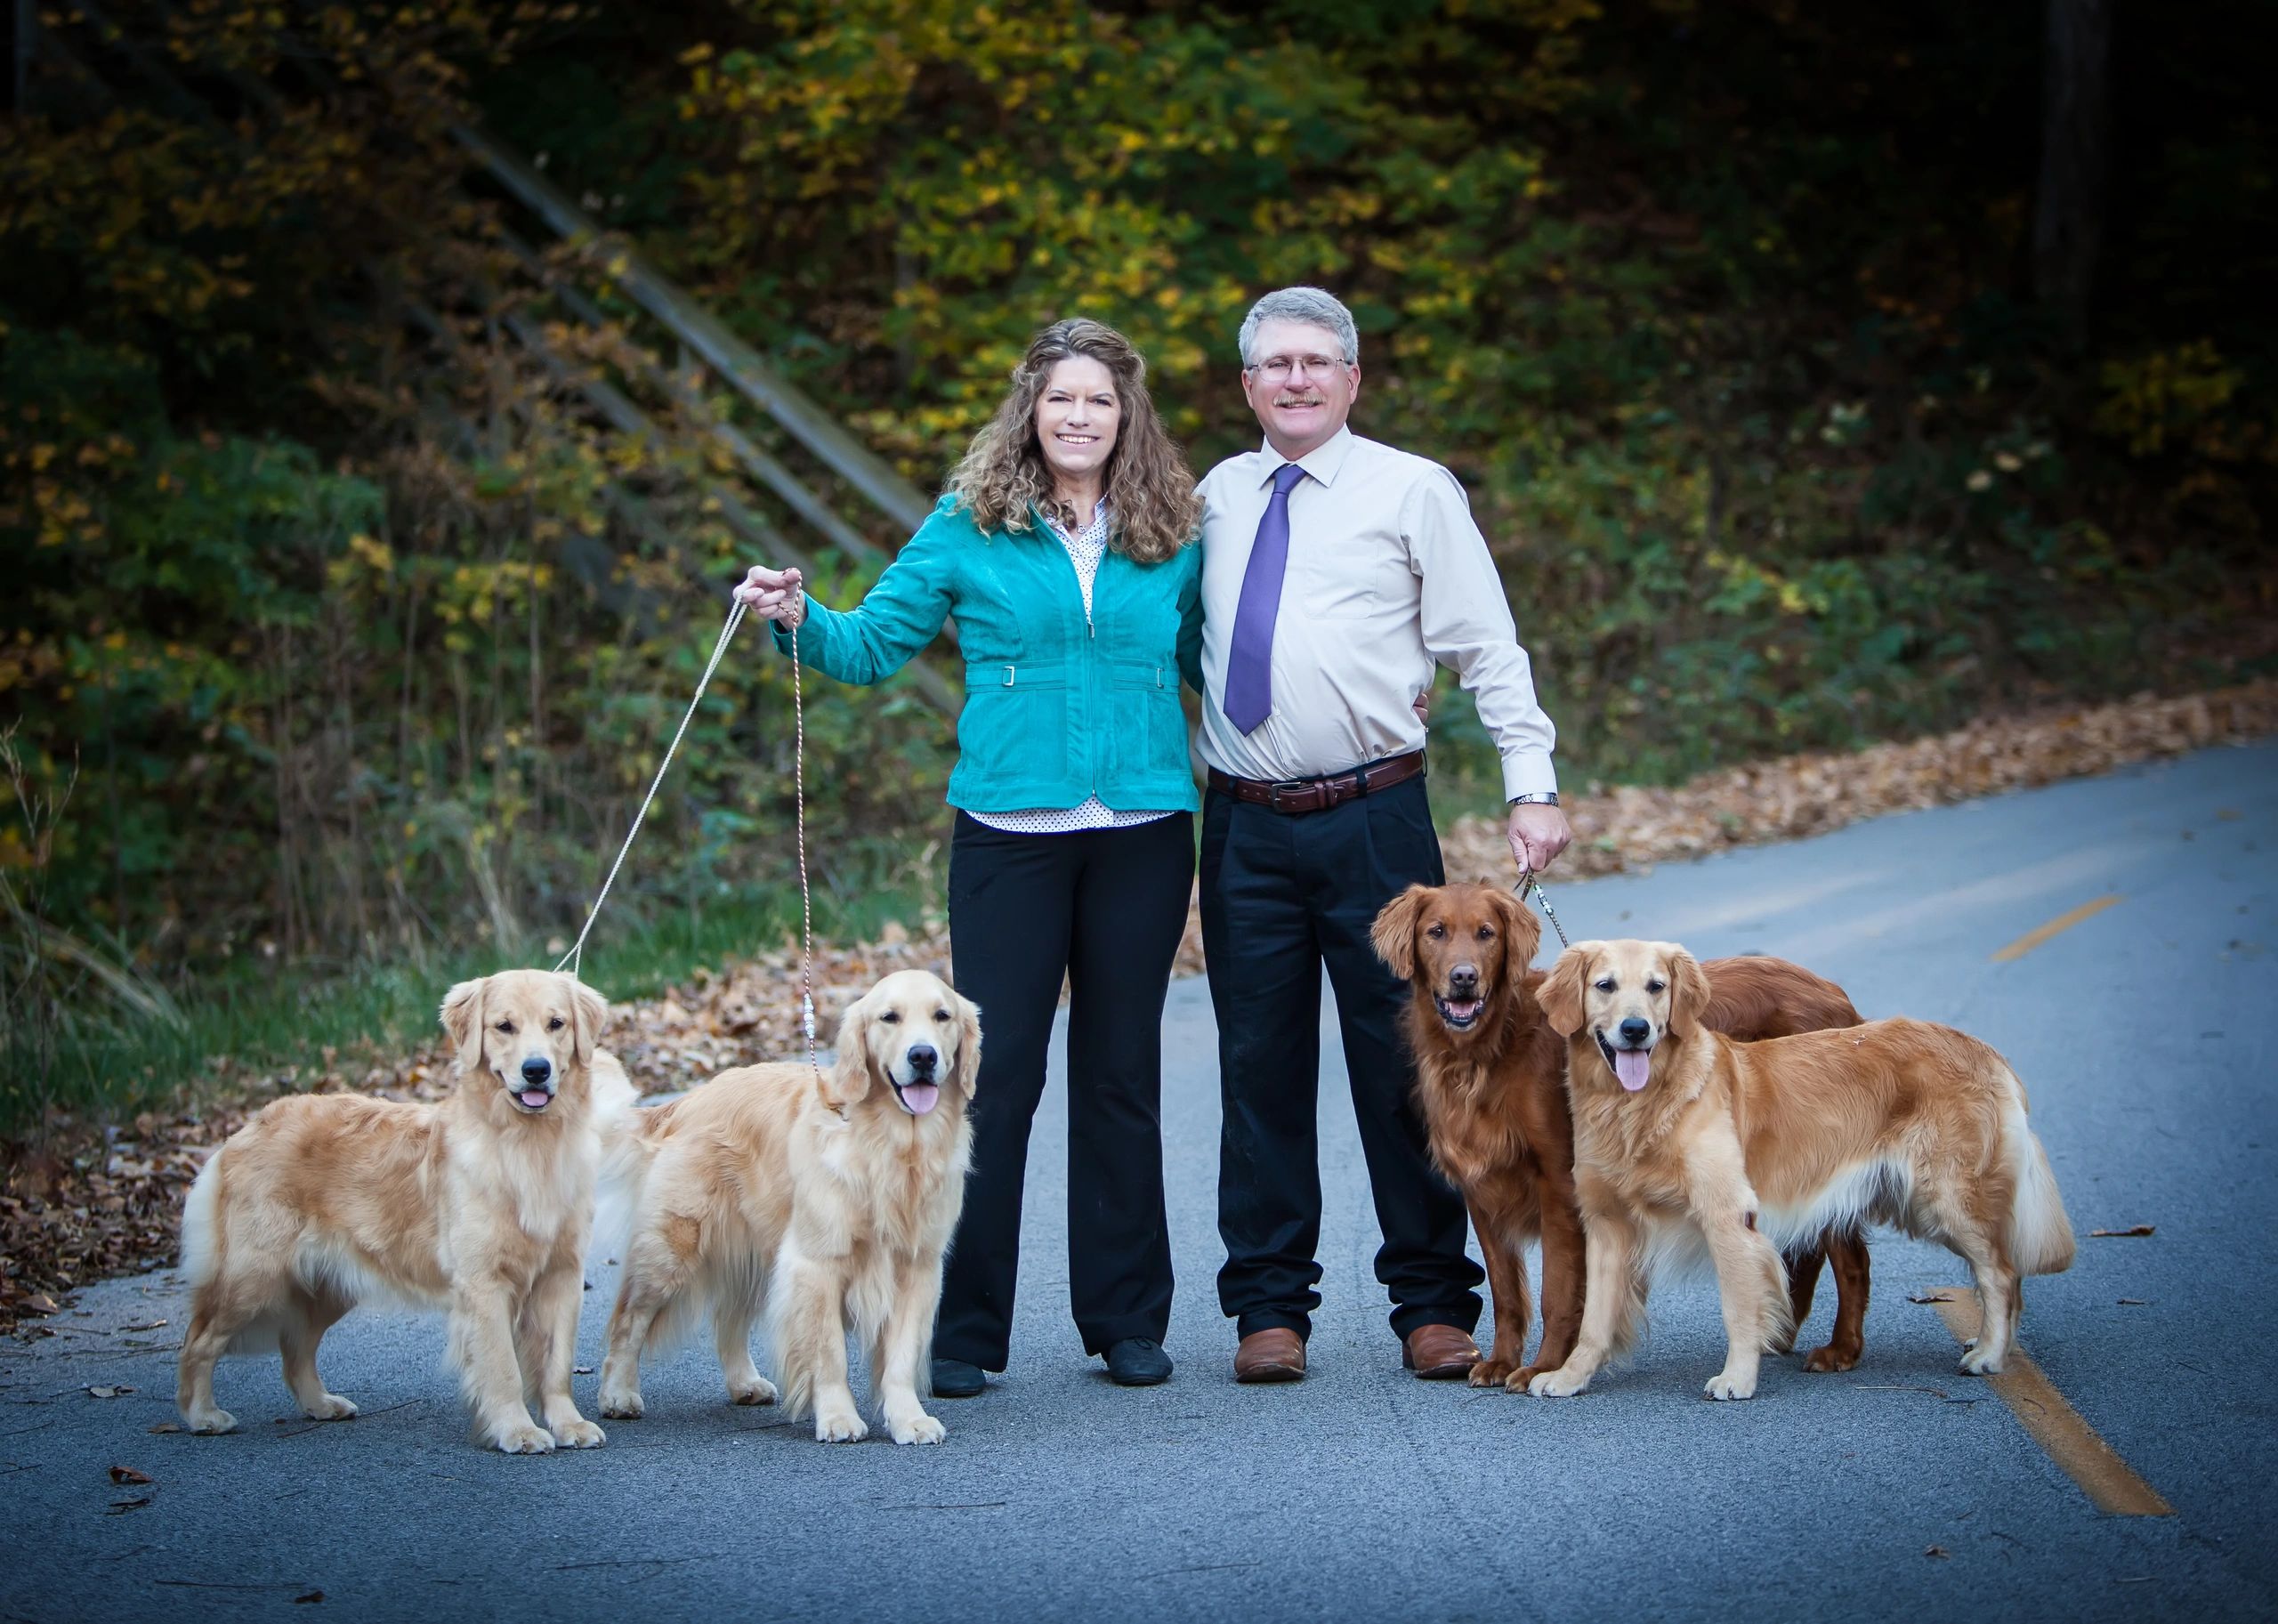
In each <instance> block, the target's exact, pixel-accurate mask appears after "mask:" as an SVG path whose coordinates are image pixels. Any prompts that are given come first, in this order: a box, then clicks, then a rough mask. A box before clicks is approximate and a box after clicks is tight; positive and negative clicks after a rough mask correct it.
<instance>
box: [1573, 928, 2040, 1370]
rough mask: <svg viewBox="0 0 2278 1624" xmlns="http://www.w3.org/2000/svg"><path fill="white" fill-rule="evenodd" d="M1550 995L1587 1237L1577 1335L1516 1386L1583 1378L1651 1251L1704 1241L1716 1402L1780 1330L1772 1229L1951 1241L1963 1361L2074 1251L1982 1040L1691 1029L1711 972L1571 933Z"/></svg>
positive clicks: (1632, 1315)
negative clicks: (1965, 1288) (1711, 1288)
mask: <svg viewBox="0 0 2278 1624" xmlns="http://www.w3.org/2000/svg"><path fill="white" fill-rule="evenodd" d="M1541 997H1542V1006H1543V1010H1544V1012H1545V1013H1546V1014H1547V1015H1548V1016H1549V1018H1550V1023H1551V1025H1552V1026H1553V1027H1554V1028H1555V1029H1556V1030H1558V1031H1559V1032H1560V1033H1561V1034H1563V1035H1564V1036H1565V1037H1566V1038H1567V1039H1568V1044H1567V1070H1566V1084H1567V1089H1568V1093H1569V1095H1570V1096H1571V1104H1572V1109H1573V1117H1574V1183H1575V1193H1576V1195H1577V1196H1578V1198H1579V1200H1580V1204H1581V1209H1582V1223H1583V1227H1584V1230H1585V1232H1586V1235H1587V1254H1588V1262H1587V1274H1588V1281H1587V1286H1586V1287H1585V1293H1586V1298H1587V1301H1586V1305H1585V1306H1584V1309H1583V1313H1582V1333H1581V1336H1580V1338H1579V1340H1578V1341H1577V1343H1576V1344H1575V1347H1574V1352H1573V1353H1572V1354H1571V1356H1570V1357H1569V1358H1568V1359H1567V1361H1566V1362H1565V1363H1564V1364H1563V1366H1561V1367H1560V1368H1559V1369H1555V1370H1549V1371H1545V1372H1544V1373H1543V1374H1541V1375H1539V1376H1538V1377H1536V1378H1534V1380H1533V1382H1532V1383H1531V1384H1530V1386H1529V1388H1528V1391H1529V1392H1531V1393H1533V1394H1536V1395H1538V1396H1539V1397H1552V1398H1556V1397H1564V1396H1566V1395H1568V1394H1576V1393H1579V1392H1581V1391H1582V1389H1583V1388H1585V1387H1587V1386H1588V1385H1589V1382H1590V1378H1591V1377H1592V1376H1593V1375H1595V1373H1596V1371H1597V1369H1599V1367H1600V1366H1601V1365H1603V1363H1604V1362H1605V1361H1606V1360H1607V1359H1609V1358H1611V1357H1612V1356H1613V1355H1614V1354H1615V1353H1618V1352H1620V1350H1621V1349H1622V1348H1623V1347H1624V1346H1626V1345H1627V1344H1628V1341H1629V1340H1630V1338H1631V1337H1632V1336H1633V1335H1634V1334H1635V1331H1636V1326H1637V1323H1638V1321H1639V1320H1640V1318H1641V1317H1642V1313H1643V1310H1644V1297H1645V1278H1646V1268H1645V1265H1646V1263H1647V1260H1648V1258H1649V1256H1651V1254H1652V1252H1654V1251H1655V1250H1657V1249H1660V1248H1661V1247H1664V1246H1668V1245H1671V1244H1674V1245H1676V1246H1680V1247H1684V1248H1686V1249H1691V1248H1692V1246H1694V1245H1705V1247H1706V1248H1707V1250H1708V1256H1709V1257H1710V1259H1711V1260H1712V1261H1713V1262H1714V1264H1715V1265H1716V1270H1717V1290H1718V1294H1719V1296H1720V1297H1721V1298H1722V1300H1723V1305H1724V1316H1725V1337H1726V1342H1727V1350H1726V1354H1725V1368H1724V1369H1722V1370H1720V1371H1719V1372H1718V1373H1717V1375H1716V1376H1714V1377H1713V1378H1710V1379H1709V1381H1708V1395H1709V1396H1710V1397H1711V1398H1717V1399H1745V1398H1751V1397H1753V1396H1755V1394H1756V1384H1757V1355H1758V1353H1760V1352H1761V1351H1762V1350H1763V1349H1765V1347H1766V1346H1769V1345H1776V1344H1778V1343H1779V1342H1780V1341H1781V1338H1782V1337H1785V1336H1786V1335H1788V1334H1789V1302H1788V1296H1787V1292H1786V1289H1785V1286H1786V1282H1785V1281H1784V1279H1783V1277H1782V1275H1781V1265H1780V1252H1779V1249H1778V1244H1777V1243H1778V1242H1779V1241H1781V1240H1789V1241H1793V1240H1797V1239H1799V1238H1802V1237H1806V1236H1810V1235H1814V1234H1816V1233H1818V1232H1821V1231H1822V1230H1823V1229H1826V1228H1827V1227H1829V1226H1830V1224H1836V1225H1841V1224H1858V1223H1881V1224H1894V1225H1896V1226H1897V1227H1898V1228H1900V1229H1902V1230H1904V1231H1905V1232H1907V1233H1909V1234H1910V1235H1914V1236H1917V1237H1919V1238H1921V1239H1924V1240H1936V1241H1939V1242H1941V1243H1943V1245H1945V1246H1947V1247H1949V1248H1951V1249H1952V1250H1953V1251H1955V1252H1956V1253H1958V1254H1959V1255H1960V1256H1962V1257H1963V1258H1964V1259H1965V1260H1966V1261H1967V1263H1968V1264H1969V1265H1970V1268H1971V1270H1972V1271H1973V1272H1974V1273H1975V1276H1976V1281H1977V1296H1978V1301H1979V1304H1980V1305H1981V1308H1982V1311H1983V1319H1982V1321H1981V1324H1982V1327H1983V1329H1981V1331H1980V1333H1979V1335H1978V1337H1977V1338H1976V1340H1975V1341H1974V1342H1973V1343H1972V1344H1971V1345H1970V1347H1969V1349H1968V1351H1967V1353H1965V1354H1964V1356H1963V1358H1962V1361H1961V1368H1962V1369H1963V1370H1965V1371H1967V1372H1968V1373H1970V1374H1973V1375H1991V1374H1993V1373H1995V1372H1997V1371H1999V1369H2001V1366H2002V1362H2003V1361H2004V1360H2005V1359H2007V1356H2008V1352H2009V1349H2010V1347H2011V1345H2012V1344H2013V1343H2014V1341H2015V1336H2016V1323H2017V1317H2018V1314H2019V1313H2020V1311H2021V1310H2022V1309H2023V1307H2024V1290H2023V1288H2022V1285H2021V1284H2020V1281H2021V1278H2022V1277H2023V1276H2024V1275H2026V1274H2053V1273H2056V1272H2057V1271H2059V1270H2062V1269H2064V1268H2066V1267H2068V1266H2070V1264H2072V1224H2071V1222H2070V1221H2069V1220H2068V1219H2067V1218H2066V1217H2065V1216H2064V1202H2063V1200H2061V1199H2060V1198H2059V1197H2058V1195H2057V1192H2056V1176H2055V1175H2054V1174H2053V1173H2051V1172H2050V1170H2049V1166H2048V1154H2047V1153H2046V1152H2045V1151H2043V1150H2042V1148H2041V1144H2040V1140H2039V1139H2038V1138H2036V1137H2035V1136H2034V1135H2033V1132H2032V1128H2031V1127H2030V1126H2028V1124H2027V1122H2026V1119H2025V1091H2024V1085H2023V1084H2021V1083H2020V1082H2018V1081H2017V1078H2016V1074H2015V1072H2013V1071H2010V1070H2009V1067H2008V1064H2007V1062H2005V1061H2004V1060H2003V1059H2002V1058H2001V1056H2000V1055H1999V1054H1996V1053H1995V1052H1994V1051H1993V1050H1992V1049H1991V1047H1989V1046H1987V1045H1985V1044H1983V1043H1980V1042H1979V1041H1978V1040H1977V1039H1975V1038H1971V1037H1969V1036H1967V1035H1966V1034H1964V1033H1961V1032H1958V1031H1955V1030H1953V1029H1952V1028H1951V1027H1944V1026H1934V1025H1931V1024H1929V1023H1928V1022H1922V1021H1905V1020H1895V1021H1870V1022H1867V1023H1866V1024H1865V1025H1863V1026H1854V1027H1851V1028H1848V1029H1846V1030H1836V1031H1822V1032H1806V1033H1803V1034H1800V1035H1798V1036H1796V1037H1792V1038H1772V1039H1770V1040H1768V1041H1765V1042H1763V1043H1737V1042H1734V1041H1733V1039H1731V1038H1726V1037H1724V1036H1723V1035H1721V1034H1719V1033H1717V1032H1714V1031H1711V1030H1708V1029H1707V1028H1706V1027H1705V1026H1704V1025H1703V1023H1702V1021H1701V1014H1702V1012H1703V1011H1704V1010H1705V1009H1706V1008H1707V1007H1708V1002H1709V998H1710V992H1709V986H1708V976H1707V975H1706V974H1703V973H1702V971H1701V967H1700V965H1699V964H1697V963H1695V962H1694V960H1693V957H1692V955H1691V954H1690V953H1687V952H1686V951H1685V950H1684V949H1683V948H1680V947H1677V946H1676V945H1674V944H1673V943H1670V942H1666V941H1581V942H1577V943H1575V944H1574V945H1573V946H1572V947H1571V948H1569V949H1567V950H1566V951H1565V952H1564V953H1563V954H1561V955H1560V956H1559V959H1558V962H1557V964H1556V965H1555V966H1553V967H1552V969H1551V973H1550V977H1549V979H1548V980H1547V981H1546V982H1544V983H1543V987H1542V994H1541Z"/></svg>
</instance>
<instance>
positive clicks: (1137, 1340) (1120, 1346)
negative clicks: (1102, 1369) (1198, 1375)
mask: <svg viewBox="0 0 2278 1624" xmlns="http://www.w3.org/2000/svg"><path fill="white" fill-rule="evenodd" d="M1107 1373H1108V1378H1109V1379H1110V1380H1111V1381H1112V1382H1114V1383H1115V1385H1116V1386H1119V1387H1151V1386H1155V1385H1156V1384H1157V1383H1159V1382H1167V1381H1168V1380H1170V1378H1171V1356H1170V1355H1169V1354H1168V1353H1164V1352H1163V1349H1162V1345H1161V1344H1160V1343H1157V1342H1150V1341H1148V1340H1147V1338H1146V1337H1125V1338H1124V1339H1123V1340H1122V1341H1120V1342H1119V1343H1116V1344H1115V1345H1112V1346H1111V1347H1110V1348H1109V1349H1108V1351H1107Z"/></svg>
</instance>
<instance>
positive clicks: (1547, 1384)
mask: <svg viewBox="0 0 2278 1624" xmlns="http://www.w3.org/2000/svg"><path fill="white" fill-rule="evenodd" d="M1589 1385H1590V1378H1588V1377H1587V1376H1579V1375H1571V1374H1569V1373H1568V1372H1567V1370H1566V1369H1564V1368H1563V1367H1561V1368H1560V1369H1555V1370H1545V1371H1544V1372H1542V1374H1541V1375H1539V1376H1538V1377H1536V1378H1534V1379H1533V1380H1531V1381H1530V1382H1529V1383H1527V1391H1528V1392H1529V1393H1531V1394H1533V1395H1534V1396H1535V1397H1537V1398H1539V1399H1571V1398H1572V1397H1573V1396H1574V1395H1575V1394H1578V1393H1579V1392H1580V1391H1581V1390H1582V1389H1583V1388H1585V1387H1587V1386H1589Z"/></svg>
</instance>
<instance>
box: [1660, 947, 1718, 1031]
mask: <svg viewBox="0 0 2278 1624" xmlns="http://www.w3.org/2000/svg"><path fill="white" fill-rule="evenodd" d="M1668 966H1669V1032H1670V1035H1671V1036H1672V1037H1677V1038H1698V1037H1699V1036H1700V1017H1701V1016H1702V1015H1703V1014H1707V1013H1708V999H1709V996H1710V995H1709V990H1708V972H1707V971H1706V970H1703V969H1702V968H1701V967H1700V960H1699V959H1697V958H1695V957H1693V956H1692V954H1690V953H1688V952H1686V951H1685V950H1684V949H1683V948H1680V947H1675V946H1672V947H1670V948H1669V949H1668Z"/></svg>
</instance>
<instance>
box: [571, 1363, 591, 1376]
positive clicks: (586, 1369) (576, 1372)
mask: <svg viewBox="0 0 2278 1624" xmlns="http://www.w3.org/2000/svg"><path fill="white" fill-rule="evenodd" d="M593 1373H594V1367H593V1366H591V1365H579V1366H578V1367H577V1368H576V1369H572V1370H571V1371H570V1375H572V1376H591V1375H592V1374H593Z"/></svg>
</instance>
